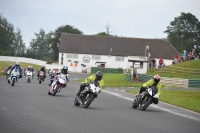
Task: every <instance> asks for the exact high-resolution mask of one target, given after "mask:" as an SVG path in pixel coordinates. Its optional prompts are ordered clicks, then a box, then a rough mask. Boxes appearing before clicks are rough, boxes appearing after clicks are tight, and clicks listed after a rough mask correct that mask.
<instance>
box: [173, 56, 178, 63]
mask: <svg viewBox="0 0 200 133" xmlns="http://www.w3.org/2000/svg"><path fill="white" fill-rule="evenodd" d="M176 63H178V57H177V56H175V57H174V61H173V62H172V64H176Z"/></svg>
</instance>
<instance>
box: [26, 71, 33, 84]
mask: <svg viewBox="0 0 200 133" xmlns="http://www.w3.org/2000/svg"><path fill="white" fill-rule="evenodd" d="M32 77H33V72H32V71H27V72H26V79H27V82H31V79H32Z"/></svg>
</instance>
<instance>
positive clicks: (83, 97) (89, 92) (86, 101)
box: [74, 80, 100, 108]
mask: <svg viewBox="0 0 200 133" xmlns="http://www.w3.org/2000/svg"><path fill="white" fill-rule="evenodd" d="M77 91H79V89H77ZM99 93H100V87H99V82H98V81H96V80H95V81H94V82H92V83H91V84H89V85H88V86H86V87H85V89H83V90H82V91H81V93H80V96H79V98H80V99H79V98H78V96H76V98H75V100H74V105H75V106H79V105H82V106H83V107H84V108H88V107H89V106H90V104H91V103H92V101H93V100H94V99H95V98H97V95H98V94H99Z"/></svg>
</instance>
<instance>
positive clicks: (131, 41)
mask: <svg viewBox="0 0 200 133" xmlns="http://www.w3.org/2000/svg"><path fill="white" fill-rule="evenodd" d="M146 46H149V50H147V54H146V55H148V53H151V57H154V58H159V57H162V58H165V59H174V56H177V55H178V54H179V53H178V51H177V50H176V49H175V48H174V47H173V46H172V44H171V43H169V42H168V41H167V40H165V39H143V38H126V37H113V36H96V35H80V34H68V33H62V34H61V44H60V50H59V52H60V53H78V54H93V55H111V56H145V48H146ZM111 49H112V50H111Z"/></svg>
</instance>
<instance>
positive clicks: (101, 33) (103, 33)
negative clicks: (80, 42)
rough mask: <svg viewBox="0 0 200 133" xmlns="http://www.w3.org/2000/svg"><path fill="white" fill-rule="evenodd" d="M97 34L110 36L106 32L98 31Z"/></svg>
mask: <svg viewBox="0 0 200 133" xmlns="http://www.w3.org/2000/svg"><path fill="white" fill-rule="evenodd" d="M96 35H97V36H112V35H110V34H107V33H106V32H99V33H97V34H96Z"/></svg>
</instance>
